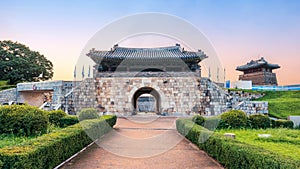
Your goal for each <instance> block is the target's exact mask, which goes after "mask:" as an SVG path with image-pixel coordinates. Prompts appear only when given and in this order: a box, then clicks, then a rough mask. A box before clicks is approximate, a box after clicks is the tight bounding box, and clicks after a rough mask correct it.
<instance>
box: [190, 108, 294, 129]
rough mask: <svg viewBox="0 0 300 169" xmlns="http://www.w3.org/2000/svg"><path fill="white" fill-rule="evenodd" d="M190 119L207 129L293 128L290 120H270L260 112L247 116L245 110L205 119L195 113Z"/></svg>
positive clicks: (232, 111)
mask: <svg viewBox="0 0 300 169" xmlns="http://www.w3.org/2000/svg"><path fill="white" fill-rule="evenodd" d="M192 121H194V122H195V123H196V124H198V125H201V126H204V127H205V128H207V129H209V130H214V129H228V128H232V129H234V128H253V129H259V128H263V129H266V128H270V127H272V128H278V127H283V128H293V126H294V123H293V122H292V121H290V120H271V119H270V118H269V117H268V116H266V115H262V114H253V115H250V116H249V117H247V115H246V114H245V112H243V111H241V110H230V111H228V112H225V113H223V114H221V115H220V116H215V117H210V118H206V119H205V118H204V117H202V116H200V115H195V116H194V117H193V118H192Z"/></svg>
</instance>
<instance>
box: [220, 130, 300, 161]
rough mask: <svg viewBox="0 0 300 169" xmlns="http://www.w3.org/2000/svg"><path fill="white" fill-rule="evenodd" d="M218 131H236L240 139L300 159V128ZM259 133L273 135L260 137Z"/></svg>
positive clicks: (222, 131) (237, 137) (230, 131)
mask: <svg viewBox="0 0 300 169" xmlns="http://www.w3.org/2000/svg"><path fill="white" fill-rule="evenodd" d="M217 132H218V133H222V134H224V133H234V134H235V135H236V139H237V140H238V141H241V142H244V143H247V144H250V145H254V146H258V147H260V148H262V149H265V150H269V151H273V152H275V153H278V154H281V155H285V156H288V157H290V158H293V159H295V160H299V161H300V130H293V129H285V128H279V129H265V130H263V129H259V130H253V129H234V130H233V129H224V130H219V131H217ZM258 134H271V137H269V138H259V137H258Z"/></svg>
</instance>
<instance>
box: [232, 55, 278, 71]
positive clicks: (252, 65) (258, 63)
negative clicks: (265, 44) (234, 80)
mask: <svg viewBox="0 0 300 169" xmlns="http://www.w3.org/2000/svg"><path fill="white" fill-rule="evenodd" d="M260 67H265V68H270V69H278V68H280V66H279V65H278V64H271V63H268V62H267V61H266V60H265V59H264V58H263V57H262V58H260V59H258V60H251V61H250V62H248V63H247V64H246V65H243V66H238V67H237V68H236V70H239V71H245V70H249V69H255V68H260Z"/></svg>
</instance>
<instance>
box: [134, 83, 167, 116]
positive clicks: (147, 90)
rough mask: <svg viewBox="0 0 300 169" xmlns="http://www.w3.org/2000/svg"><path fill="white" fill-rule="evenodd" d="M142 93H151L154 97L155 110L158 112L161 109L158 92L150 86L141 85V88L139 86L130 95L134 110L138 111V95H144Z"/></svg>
mask: <svg viewBox="0 0 300 169" xmlns="http://www.w3.org/2000/svg"><path fill="white" fill-rule="evenodd" d="M144 94H150V95H152V96H153V97H154V100H155V112H156V113H159V112H160V109H161V98H160V95H159V93H158V92H157V91H156V90H155V89H153V88H151V87H142V88H139V89H138V90H137V91H136V92H135V93H134V95H133V97H132V106H133V108H134V110H136V111H139V108H138V100H139V97H140V96H141V95H144Z"/></svg>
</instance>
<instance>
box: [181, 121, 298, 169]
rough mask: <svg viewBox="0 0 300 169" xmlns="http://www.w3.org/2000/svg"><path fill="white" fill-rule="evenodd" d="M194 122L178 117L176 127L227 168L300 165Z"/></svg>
mask: <svg viewBox="0 0 300 169" xmlns="http://www.w3.org/2000/svg"><path fill="white" fill-rule="evenodd" d="M192 123H193V122H192V121H191V120H188V119H178V120H177V121H176V128H177V130H178V132H179V133H181V134H182V135H184V136H185V137H186V138H188V139H189V140H191V141H192V142H193V143H194V144H196V145H197V146H198V147H199V148H201V149H203V150H204V151H206V152H207V153H208V154H209V155H210V156H211V157H213V158H215V159H216V160H218V161H219V162H220V163H221V164H222V165H223V166H224V167H225V168H230V169H248V168H264V169H273V168H288V169H294V168H298V167H300V162H299V161H297V160H293V159H290V158H288V157H286V156H282V155H279V154H276V153H273V152H271V151H268V150H264V149H262V148H259V147H256V146H252V145H249V144H246V143H243V142H240V141H237V140H234V139H231V138H226V137H224V136H222V135H220V134H218V133H212V132H209V131H207V130H206V129H204V128H203V127H201V126H199V125H194V126H193V125H192Z"/></svg>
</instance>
